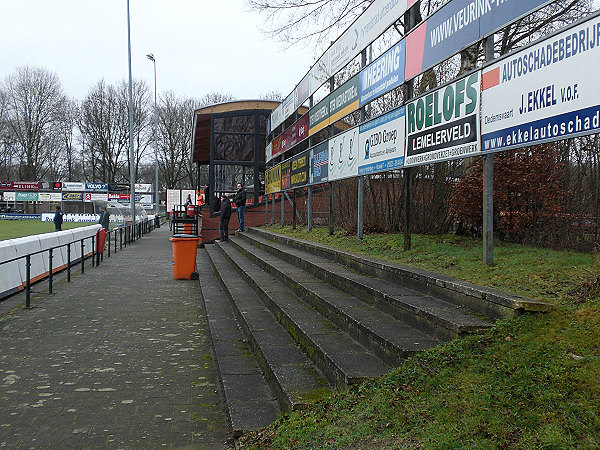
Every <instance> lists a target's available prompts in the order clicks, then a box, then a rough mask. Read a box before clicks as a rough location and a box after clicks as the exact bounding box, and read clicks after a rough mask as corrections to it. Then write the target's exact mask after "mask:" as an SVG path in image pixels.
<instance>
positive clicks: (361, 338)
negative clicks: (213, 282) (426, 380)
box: [231, 238, 439, 365]
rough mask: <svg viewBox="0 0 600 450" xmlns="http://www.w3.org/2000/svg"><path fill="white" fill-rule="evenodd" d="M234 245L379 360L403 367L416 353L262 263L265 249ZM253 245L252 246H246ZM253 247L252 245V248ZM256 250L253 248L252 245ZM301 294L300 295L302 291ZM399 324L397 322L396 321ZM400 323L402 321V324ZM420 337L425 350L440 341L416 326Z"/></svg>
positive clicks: (276, 269)
mask: <svg viewBox="0 0 600 450" xmlns="http://www.w3.org/2000/svg"><path fill="white" fill-rule="evenodd" d="M231 242H232V243H233V245H234V246H236V247H238V249H239V250H240V251H241V252H242V253H244V255H245V256H247V257H248V258H250V259H252V260H253V261H254V262H255V263H257V264H258V265H260V266H261V267H262V268H263V269H265V270H266V271H267V272H269V273H271V274H273V275H274V276H276V277H277V278H278V279H279V280H280V281H281V282H282V283H283V284H284V285H286V286H287V287H288V288H289V289H290V290H292V291H293V292H296V293H297V294H298V295H300V296H301V297H302V298H304V299H305V300H306V301H308V302H309V303H310V304H311V306H313V307H314V308H316V309H317V310H318V311H319V312H320V313H321V314H322V315H324V316H325V317H326V318H328V319H329V320H331V321H332V322H333V323H334V324H335V325H336V326H338V327H339V328H341V329H342V330H343V331H345V332H346V333H348V334H350V335H351V336H352V337H353V338H354V339H355V340H357V341H358V342H360V343H361V344H362V345H363V346H365V347H366V348H367V349H369V350H370V351H372V352H373V353H375V354H376V355H377V356H378V357H380V358H382V359H383V360H384V361H386V362H387V363H388V364H390V365H397V364H399V363H400V362H401V361H402V360H403V359H404V358H406V357H407V356H410V355H412V354H414V353H415V352H416V351H418V350H416V349H414V348H407V347H400V346H399V345H397V344H396V343H394V342H392V341H390V340H389V339H387V338H385V337H383V336H381V335H380V334H379V333H378V332H377V330H376V329H374V328H373V327H371V326H368V325H367V324H366V323H364V321H361V320H360V319H359V318H356V317H354V316H352V315H351V314H350V313H347V312H346V311H344V310H342V309H340V308H338V307H337V306H336V305H334V304H333V303H331V302H330V301H328V300H327V299H324V298H322V297H320V296H319V294H318V293H317V292H315V291H313V290H311V289H310V288H309V287H307V286H306V283H302V281H297V280H294V279H293V278H290V277H289V276H288V275H287V274H286V273H284V272H283V271H281V270H280V269H278V268H277V267H273V266H272V265H270V264H269V263H268V262H267V261H264V260H262V259H261V258H260V257H259V255H260V252H261V250H259V249H256V250H255V251H253V252H249V251H248V250H247V249H246V248H244V244H242V243H240V242H239V241H238V240H237V238H236V239H234V240H232V241H231ZM245 245H250V244H245ZM250 246H251V245H250ZM251 247H252V246H251ZM309 276H310V277H313V278H315V279H316V280H317V281H318V282H319V283H323V281H321V280H318V279H317V278H316V277H314V276H313V275H310V274H309ZM298 291H299V292H298ZM343 294H344V295H345V296H348V297H351V296H349V295H348V294H346V293H343ZM355 300H356V302H358V303H359V304H361V305H362V304H363V302H362V301H361V300H358V299H355ZM373 310H374V311H373V312H374V313H376V314H378V315H381V317H386V318H387V319H388V320H387V321H390V320H392V316H390V315H389V314H387V313H385V312H382V311H377V310H375V308H373ZM393 320H396V321H398V320H397V319H393ZM398 322H400V321H398ZM404 326H406V327H410V325H406V324H404ZM412 328H413V329H414V332H415V334H416V335H419V336H420V339H419V340H421V339H425V341H431V342H430V343H429V344H425V345H424V346H423V347H420V348H422V349H425V348H429V347H431V346H433V345H435V343H438V342H439V341H436V340H435V339H434V338H432V337H425V333H423V332H421V331H419V330H418V329H416V328H414V327H412Z"/></svg>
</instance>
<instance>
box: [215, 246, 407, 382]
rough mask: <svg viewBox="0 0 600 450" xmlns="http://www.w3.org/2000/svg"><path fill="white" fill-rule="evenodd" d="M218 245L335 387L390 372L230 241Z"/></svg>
mask: <svg viewBox="0 0 600 450" xmlns="http://www.w3.org/2000/svg"><path fill="white" fill-rule="evenodd" d="M219 246H220V247H221V249H222V250H223V252H224V253H225V254H226V255H227V258H228V259H229V261H230V262H231V264H232V265H233V266H234V267H235V268H236V269H237V270H238V272H240V274H242V276H243V277H244V279H245V280H246V282H247V283H248V284H249V285H251V286H252V287H253V288H254V290H256V291H257V292H258V293H259V295H260V296H261V298H262V299H263V301H264V302H265V304H266V305H267V307H268V308H269V309H270V310H271V312H272V313H273V315H275V316H276V317H277V318H278V320H279V321H280V323H282V325H284V326H285V328H286V329H287V330H288V332H289V333H290V335H292V336H293V337H294V339H295V340H296V341H297V342H298V343H299V344H300V345H301V346H302V347H303V348H304V351H305V352H306V353H307V354H308V355H310V357H311V359H312V360H313V361H314V362H315V363H316V365H317V366H318V367H319V369H320V370H321V371H322V372H323V373H325V374H326V375H327V376H328V377H329V379H330V380H331V381H332V382H333V383H334V384H335V385H336V387H338V388H345V387H347V386H349V385H351V384H356V383H360V382H361V381H364V380H365V379H368V378H373V377H377V376H380V375H383V374H385V373H387V372H389V370H390V369H391V367H390V365H388V364H386V363H384V362H383V361H382V360H381V359H379V358H378V357H377V356H375V355H374V354H373V353H371V352H370V351H368V350H367V349H365V348H364V347H363V346H362V345H360V344H359V343H357V342H356V341H355V340H354V339H352V338H351V337H350V336H349V335H348V334H346V333H345V332H343V331H342V330H340V329H339V328H338V327H337V326H335V325H334V324H333V323H331V322H330V321H329V320H327V319H326V318H325V317H323V316H322V315H321V314H319V312H318V311H317V310H315V309H314V308H312V307H310V306H309V305H308V304H306V303H304V302H303V301H302V300H301V299H300V298H298V296H297V295H296V294H294V293H293V292H292V291H291V290H290V289H289V288H288V287H286V286H285V285H284V284H283V283H281V282H280V281H278V280H277V279H276V278H275V277H273V276H272V275H271V274H269V273H268V272H265V271H264V270H263V269H261V268H260V267H258V266H257V265H256V264H254V263H253V262H252V261H251V260H249V259H248V258H246V257H244V256H243V255H242V254H241V253H240V252H238V251H237V250H236V249H234V248H233V246H231V245H230V244H227V243H226V244H219ZM337 295H340V294H339V293H337ZM342 295H343V294H342ZM343 296H345V295H343ZM365 318H366V317H365ZM381 325H383V324H381ZM388 325H389V324H388ZM395 361H396V360H395Z"/></svg>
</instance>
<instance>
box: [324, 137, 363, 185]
mask: <svg viewBox="0 0 600 450" xmlns="http://www.w3.org/2000/svg"><path fill="white" fill-rule="evenodd" d="M357 175H358V127H354V128H351V129H350V130H347V131H344V132H343V133H340V134H338V135H336V136H334V137H333V138H331V139H329V173H328V180H329V181H333V180H340V179H342V178H350V177H354V176H357Z"/></svg>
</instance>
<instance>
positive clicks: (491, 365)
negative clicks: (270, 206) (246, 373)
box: [242, 227, 600, 449]
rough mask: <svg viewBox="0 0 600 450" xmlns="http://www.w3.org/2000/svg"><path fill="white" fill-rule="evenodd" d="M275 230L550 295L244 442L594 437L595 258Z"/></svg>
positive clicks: (599, 267)
mask: <svg viewBox="0 0 600 450" xmlns="http://www.w3.org/2000/svg"><path fill="white" fill-rule="evenodd" d="M272 230H273V231H277V232H283V233H285V234H291V235H294V236H297V237H301V238H304V239H311V240H315V241H318V242H322V243H326V244H328V245H331V246H334V247H338V248H343V249H346V250H349V251H353V252H357V253H362V254H367V255H370V256H373V257H378V258H381V259H385V260H391V261H395V262H399V263H401V264H405V265H409V266H415V267H421V268H426V269H430V270H435V271H438V272H441V273H444V274H448V275H451V276H455V277H458V278H462V279H464V280H468V281H472V282H476V283H479V284H485V285H492V286H496V287H499V288H502V289H505V290H508V291H512V292H516V293H519V294H522V295H526V296H528V297H532V298H538V299H541V300H545V301H549V302H552V303H554V304H555V305H557V309H556V310H555V311H553V312H551V313H547V314H527V315H524V316H521V317H518V318H515V319H505V320H502V321H499V322H497V323H496V325H495V326H494V327H493V328H492V329H491V330H490V331H488V332H486V333H483V334H478V335H473V336H469V337H467V338H462V339H456V340H454V341H451V342H448V343H445V344H443V345H441V346H439V347H437V348H435V349H433V350H430V351H427V352H423V353H421V354H419V355H417V356H415V357H413V358H410V359H408V360H407V361H406V362H405V363H404V364H402V365H401V366H400V367H398V368H396V369H394V370H393V371H392V372H391V373H390V374H389V375H387V376H385V377H382V378H380V379H377V380H374V381H371V382H367V383H364V384H363V385H361V386H359V387H354V388H351V389H349V390H347V391H344V392H340V393H337V394H335V395H334V396H333V397H331V398H330V399H327V400H324V401H321V402H318V403H315V404H313V405H311V406H309V407H307V408H306V409H305V410H303V411H298V412H294V413H291V414H289V415H286V416H283V417H282V418H280V419H279V420H278V421H277V422H276V423H275V424H273V425H272V426H270V427H268V428H267V429H265V430H262V431H260V432H257V433H252V434H250V435H248V436H247V437H246V438H245V439H244V440H243V441H242V444H243V448H254V447H256V448H271V447H272V448H364V449H372V448H376V449H379V448H380V449H388V448H448V449H454V448H456V449H459V448H494V449H495V448H556V449H562V448H600V298H599V293H600V258H599V257H598V255H597V254H596V255H594V254H583V253H572V252H558V251H551V250H544V249H537V248H530V247H524V246H519V245H512V244H501V243H499V244H496V247H495V249H494V252H495V253H494V256H495V258H494V259H495V262H496V265H495V266H493V267H487V266H485V265H484V264H482V263H481V241H479V240H474V239H466V238H460V237H455V236H416V235H413V249H412V250H411V251H409V252H403V251H402V246H403V240H402V236H399V235H367V236H365V239H364V240H363V241H362V242H361V241H358V240H357V239H356V238H355V237H353V236H345V235H343V234H342V233H336V234H335V236H334V237H333V238H332V237H330V236H328V235H327V230H323V229H315V231H314V232H313V233H311V234H310V235H308V234H307V232H306V229H298V230H296V231H292V230H290V229H289V228H286V229H283V230H281V229H280V228H279V227H273V228H272Z"/></svg>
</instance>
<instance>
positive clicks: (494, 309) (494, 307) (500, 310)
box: [247, 227, 554, 319]
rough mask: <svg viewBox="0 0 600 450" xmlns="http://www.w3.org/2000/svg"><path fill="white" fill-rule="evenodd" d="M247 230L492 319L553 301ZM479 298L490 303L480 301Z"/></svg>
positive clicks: (546, 307) (534, 309) (548, 308)
mask: <svg viewBox="0 0 600 450" xmlns="http://www.w3.org/2000/svg"><path fill="white" fill-rule="evenodd" d="M247 231H248V232H250V233H257V234H259V235H261V236H264V237H266V238H267V239H271V240H275V241H277V242H282V243H285V244H286V245H291V246H295V247H297V248H303V249H306V250H307V251H309V252H311V253H314V254H318V255H322V256H325V257H329V258H331V259H332V260H334V261H336V262H339V263H342V264H345V265H348V266H350V267H352V268H353V269H355V270H359V271H364V273H368V274H372V275H375V276H381V277H382V278H384V279H389V280H391V281H393V280H394V279H398V278H401V279H403V280H406V281H407V282H410V283H412V284H413V285H415V287H416V288H418V289H420V290H422V291H423V292H426V293H434V294H436V293H439V294H440V295H444V297H445V298H447V299H448V300H449V301H452V302H453V303H458V304H460V305H461V306H469V308H470V309H473V310H476V311H477V312H479V313H482V314H484V315H487V316H489V317H491V318H494V319H497V318H503V317H511V316H514V315H517V314H519V313H521V312H524V311H532V312H547V311H551V310H552V309H554V305H552V304H550V303H547V302H543V301H540V300H534V299H530V298H527V297H523V296H519V295H516V294H512V293H510V292H506V291H502V290H500V289H495V288H491V287H487V286H480V285H476V284H473V283H469V282H466V281H462V280H459V279H457V278H453V277H449V276H446V275H442V274H439V273H435V272H432V271H429V270H424V269H417V268H412V267H408V266H404V265H402V264H398V263H390V262H385V261H381V260H377V259H375V258H370V257H366V256H362V255H358V254H354V253H351V252H346V251H343V250H339V249H335V248H333V247H329V246H327V245H324V244H316V243H314V242H311V241H307V240H303V239H298V238H293V237H290V236H285V235H282V234H278V233H276V232H272V231H267V230H264V229H259V228H254V227H252V228H248V229H247ZM482 302H485V303H489V304H490V305H485V304H482Z"/></svg>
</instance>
